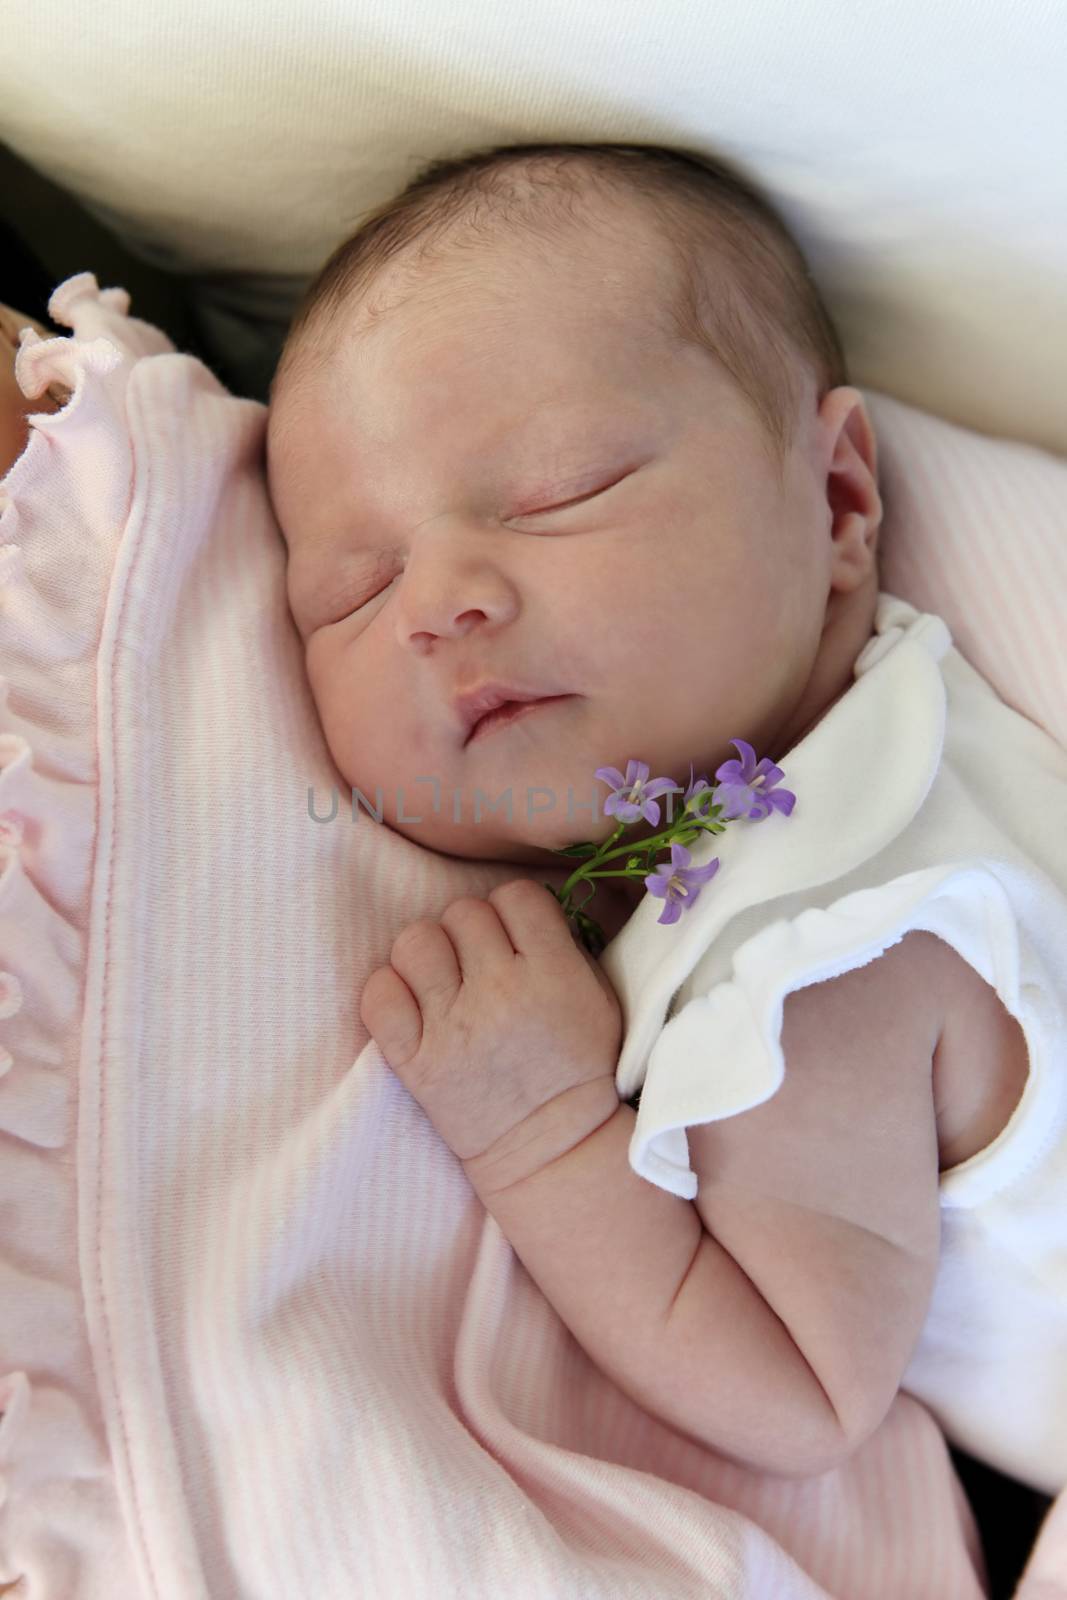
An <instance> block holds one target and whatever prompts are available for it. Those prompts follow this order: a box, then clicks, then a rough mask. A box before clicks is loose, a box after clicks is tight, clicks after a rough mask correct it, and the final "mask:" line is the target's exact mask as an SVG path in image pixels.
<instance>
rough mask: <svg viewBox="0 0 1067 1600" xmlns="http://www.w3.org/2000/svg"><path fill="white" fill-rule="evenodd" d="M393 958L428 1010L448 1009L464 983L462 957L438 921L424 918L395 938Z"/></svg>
mask: <svg viewBox="0 0 1067 1600" xmlns="http://www.w3.org/2000/svg"><path fill="white" fill-rule="evenodd" d="M389 960H390V961H391V963H392V965H393V967H394V969H395V970H396V971H397V972H398V973H399V974H400V976H401V977H402V978H403V980H404V982H405V983H406V984H407V986H408V988H409V989H410V990H411V992H412V994H413V995H414V996H415V999H416V1000H417V1001H418V1003H419V1005H420V1006H421V1007H422V1010H423V1012H424V1013H429V1014H431V1015H435V1016H436V1015H440V1014H441V1012H443V1011H447V1009H448V1007H449V1006H450V1005H451V1003H452V1001H453V999H454V998H455V996H456V995H457V994H458V992H459V987H460V983H461V982H462V978H461V974H460V970H459V958H458V956H457V955H456V952H455V949H454V947H453V944H452V941H451V939H450V938H449V937H448V934H447V933H446V932H445V930H444V928H442V927H441V926H440V925H439V924H438V923H436V922H431V921H430V920H429V919H428V918H426V917H424V918H423V919H422V920H421V921H419V922H411V923H409V924H408V926H407V927H406V928H405V929H404V931H403V932H402V933H400V934H398V935H397V937H396V938H395V939H394V940H393V948H392V950H391V951H390V953H389Z"/></svg>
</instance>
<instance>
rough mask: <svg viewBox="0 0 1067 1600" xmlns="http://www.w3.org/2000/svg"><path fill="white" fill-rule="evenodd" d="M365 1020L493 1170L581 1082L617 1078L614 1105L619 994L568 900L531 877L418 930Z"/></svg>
mask: <svg viewBox="0 0 1067 1600" xmlns="http://www.w3.org/2000/svg"><path fill="white" fill-rule="evenodd" d="M359 1014H360V1016H361V1017H362V1019H363V1022H364V1024H365V1025H366V1027H367V1028H368V1029H369V1031H370V1033H371V1034H372V1035H373V1037H374V1040H375V1042H376V1044H377V1045H378V1048H379V1049H380V1050H381V1052H382V1055H383V1056H384V1057H385V1059H386V1062H387V1063H388V1065H389V1066H390V1067H391V1069H392V1070H393V1072H395V1073H396V1075H397V1077H398V1078H399V1079H400V1081H401V1082H402V1083H403V1084H404V1086H405V1087H406V1088H407V1089H408V1090H410V1092H411V1094H412V1095H413V1096H414V1097H415V1099H416V1100H417V1101H418V1102H419V1104H420V1105H421V1106H422V1108H423V1110H424V1111H425V1112H426V1115H427V1116H428V1117H429V1118H430V1121H431V1122H432V1123H433V1125H434V1127H435V1128H436V1129H437V1131H438V1133H439V1134H440V1135H441V1137H442V1139H444V1141H445V1143H446V1144H447V1145H449V1147H450V1148H451V1149H452V1150H453V1151H454V1152H455V1154H456V1155H457V1156H458V1157H459V1158H460V1160H461V1161H464V1162H466V1161H473V1160H474V1159H475V1158H481V1157H483V1156H484V1157H486V1160H487V1164H488V1166H489V1167H492V1166H493V1165H494V1155H493V1154H492V1152H493V1151H494V1147H496V1150H497V1151H498V1152H500V1151H503V1150H504V1149H505V1146H504V1145H502V1144H501V1141H507V1143H506V1148H507V1149H508V1150H510V1149H511V1148H513V1147H516V1146H518V1147H521V1146H522V1145H523V1143H524V1142H525V1141H524V1133H523V1132H520V1133H519V1134H518V1135H516V1132H515V1130H516V1129H520V1128H521V1127H522V1125H523V1124H525V1123H526V1122H527V1119H529V1118H532V1117H534V1115H535V1114H536V1113H537V1112H538V1111H539V1110H540V1108H541V1107H543V1106H545V1105H547V1104H548V1102H550V1101H552V1100H555V1099H556V1098H557V1096H560V1095H562V1094H564V1093H566V1091H567V1090H570V1089H573V1088H575V1087H577V1086H579V1085H583V1084H587V1083H593V1082H594V1081H596V1080H598V1079H604V1078H606V1079H607V1080H608V1084H607V1085H602V1087H603V1088H604V1090H605V1093H604V1095H603V1097H602V1098H601V1097H596V1098H598V1099H599V1103H600V1104H601V1105H602V1106H609V1105H611V1106H613V1105H614V1104H615V1101H614V1100H613V1099H612V1098H611V1096H613V1095H614V1084H615V1068H616V1065H617V1062H618V1055H619V1047H620V1043H621V1039H622V1014H621V1011H620V1008H619V1002H618V999H617V997H616V995H615V991H614V989H613V988H612V986H611V983H610V981H609V980H608V978H607V976H606V975H605V974H604V973H603V972H602V971H601V969H600V968H599V967H598V966H597V964H596V962H595V961H593V960H592V958H591V957H590V956H589V955H588V954H587V952H586V951H585V950H583V949H581V948H580V946H578V945H577V944H576V943H575V941H574V938H573V936H572V933H571V929H570V926H569V924H568V922H567V919H566V917H565V916H564V914H563V907H562V906H561V905H560V903H559V901H558V900H557V899H556V898H555V896H554V895H553V894H552V893H551V891H550V890H548V889H546V888H545V887H544V885H543V884H540V883H537V882H534V881H533V880H532V879H527V878H517V879H514V880H513V881H511V882H509V883H504V884H501V885H500V886H499V887H498V888H496V889H493V890H492V892H491V893H490V895H489V898H488V900H480V899H477V898H475V897H473V896H468V895H465V896H463V897H462V898H461V899H458V900H453V901H452V903H451V904H450V905H449V906H447V907H446V908H445V911H444V913H443V914H442V916H441V918H440V921H439V922H436V921H433V920H432V919H430V918H423V919H422V920H421V921H419V922H413V923H410V924H409V925H408V927H406V928H405V929H404V930H403V932H402V933H400V934H399V935H398V936H397V938H396V939H395V940H394V942H393V947H392V950H391V951H390V965H388V966H385V967H378V968H377V969H376V970H375V971H374V972H373V973H372V974H371V976H370V978H369V979H368V980H367V983H366V986H365V988H364V990H363V995H362V998H361V1000H360V1006H359ZM609 1086H610V1091H611V1093H610V1095H609V1094H608V1093H607V1089H608V1087H609ZM593 1097H594V1091H590V1093H589V1096H586V1097H583V1096H577V1097H572V1099H575V1100H583V1099H585V1100H589V1099H591V1098H593ZM607 1114H608V1112H607V1111H604V1112H603V1116H606V1115H607ZM587 1115H588V1113H587ZM603 1116H602V1117H601V1120H603ZM594 1125H595V1124H594ZM590 1131H592V1130H591V1128H590V1127H587V1128H584V1129H583V1130H582V1131H581V1132H579V1133H576V1135H575V1140H576V1141H577V1139H580V1138H582V1137H584V1136H585V1133H586V1132H590ZM509 1136H510V1137H509ZM559 1153H562V1152H559Z"/></svg>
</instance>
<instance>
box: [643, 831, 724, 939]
mask: <svg viewBox="0 0 1067 1600" xmlns="http://www.w3.org/2000/svg"><path fill="white" fill-rule="evenodd" d="M691 859H692V858H691V856H690V853H689V851H688V850H687V849H686V847H685V845H684V844H672V845H671V859H670V860H669V861H663V862H661V863H660V865H659V866H658V867H657V868H656V870H655V872H652V873H650V874H649V875H648V877H647V878H646V879H645V888H646V889H647V890H648V892H649V894H654V895H658V896H659V898H660V899H661V900H666V902H667V904H666V905H665V906H664V908H663V915H662V916H661V917H659V918H658V919H657V921H659V922H677V921H678V918H679V917H680V916H681V914H682V912H683V911H688V910H689V909H690V907H691V906H692V904H693V902H694V901H695V900H696V898H697V895H698V894H699V893H700V891H701V888H702V887H703V885H704V884H705V883H707V882H708V880H709V878H713V877H714V876H715V874H716V873H717V872H718V870H719V858H718V856H716V858H715V860H714V861H709V862H708V864H707V866H706V867H691V866H690V865H689V862H690V860H691Z"/></svg>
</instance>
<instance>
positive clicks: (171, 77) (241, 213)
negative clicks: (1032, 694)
mask: <svg viewBox="0 0 1067 1600" xmlns="http://www.w3.org/2000/svg"><path fill="white" fill-rule="evenodd" d="M2 43H3V47H2V49H0V138H3V139H4V140H5V141H6V142H7V143H9V144H10V145H11V146H12V148H13V149H14V150H16V151H17V152H18V153H19V154H21V155H22V156H24V157H25V158H26V159H27V160H28V161H30V162H31V163H32V164H33V165H35V166H36V167H38V168H39V169H40V170H41V171H42V172H43V173H45V174H46V175H47V176H49V177H50V178H52V179H54V180H56V181H57V182H59V183H60V184H62V185H64V186H65V187H66V188H67V189H69V190H70V191H72V192H73V193H74V194H75V195H76V196H78V198H79V199H80V200H81V201H82V202H83V203H85V204H86V205H87V206H88V207H89V209H90V210H91V211H92V212H93V213H94V214H95V215H96V216H97V217H98V218H99V219H100V220H101V221H103V222H105V223H107V224H109V225H110V226H111V227H112V228H113V229H114V230H115V232H117V233H118V234H119V235H120V236H121V237H122V239H123V240H124V241H125V242H126V244H127V245H128V246H130V247H131V248H132V249H133V250H135V251H139V252H141V253H142V254H143V255H144V256H146V257H147V258H148V259H150V260H152V261H153V262H155V263H156V264H158V265H161V266H165V267H171V268H173V269H174V270H176V271H178V272H181V273H188V274H194V275H195V276H196V279H197V286H196V289H195V296H194V298H195V300H196V302H197V303H198V304H199V307H200V311H201V314H202V317H203V319H204V321H205V329H204V331H205V337H206V338H207V339H208V340H209V341H211V340H212V339H213V341H214V347H215V348H217V349H218V350H219V352H220V354H224V355H225V357H226V361H225V371H226V372H227V375H228V376H229V377H230V380H231V381H232V382H234V383H236V384H238V385H239V386H240V387H241V389H242V392H244V393H249V394H255V395H259V396H260V397H261V398H263V397H265V385H266V382H267V380H268V378H269V375H270V372H271V370H272V369H273V362H274V359H275V356H276V354H277V349H278V345H279V343H280V340H281V337H282V333H283V331H284V327H285V325H286V323H287V321H288V319H289V316H290V314H291V311H292V307H293V303H294V299H295V296H296V293H297V291H298V289H299V287H300V286H301V285H302V284H303V283H304V282H305V281H306V279H307V278H308V277H309V276H310V274H312V273H313V272H314V271H315V270H316V268H317V267H318V266H319V265H320V264H321V263H322V261H323V260H324V259H325V257H326V255H327V254H328V253H329V251H330V250H331V249H332V248H333V246H334V245H335V244H336V243H337V242H338V241H339V239H340V238H341V237H342V236H343V235H344V234H345V233H346V232H347V231H349V229H350V227H351V225H352V223H353V222H354V221H356V220H357V218H358V215H359V213H361V212H362V211H363V210H365V209H366V208H368V207H369V206H371V205H374V204H377V203H378V202H379V201H381V200H383V199H384V198H385V197H386V196H387V195H389V194H391V193H393V192H394V191H395V190H396V189H398V188H399V187H400V186H402V184H403V183H404V182H406V181H407V179H408V178H409V177H410V176H412V175H413V173H414V171H415V170H416V169H417V168H419V167H421V166H422V165H423V164H424V163H426V162H427V161H429V160H431V159H433V158H435V157H439V156H443V155H456V154H459V153H461V152H464V151H466V150H468V149H471V148H474V147H481V146H483V145H486V144H491V143H499V142H509V143H511V142H528V141H531V140H537V139H577V140H594V139H607V140H614V141H619V140H626V139H636V140H640V141H644V142H657V143H666V144H672V143H678V144H682V145H691V146H694V147H696V148H698V149H701V150H705V151H707V152H709V153H717V154H721V155H723V156H725V157H727V158H730V159H732V160H734V161H736V162H737V163H739V164H740V165H741V166H742V167H743V168H744V169H745V170H747V171H748V173H749V174H750V175H751V176H753V177H754V178H756V180H757V181H758V182H760V183H761V184H762V186H763V187H764V188H765V190H766V191H767V193H768V194H769V196H770V197H771V199H772V200H776V201H777V202H778V203H779V206H780V209H781V210H782V212H783V213H784V216H785V219H786V221H787V222H788V223H789V224H790V225H791V226H792V228H793V230H794V232H795V233H796V234H797V236H798V237H799V239H800V241H801V243H802V244H803V245H804V246H805V248H806V249H807V252H808V254H809V257H810V259H811V262H812V265H813V268H814V271H815V275H816V277H817V278H818V280H819V282H820V284H821V286H822V287H823V289H824V292H825V295H826V299H827V302H828V304H829V307H830V310H831V312H832V314H833V315H834V316H835V319H836V321H837V323H838V325H839V328H840V331H841V334H842V338H843V341H844V345H845V349H846V352H847V354H848V356H849V359H850V362H851V367H852V378H853V381H854V382H856V383H859V384H862V385H865V386H868V387H871V388H874V389H878V390H881V391H884V392H885V393H888V394H892V395H895V396H896V397H897V398H898V399H900V400H904V401H907V402H909V403H911V404H914V405H919V406H922V407H924V408H925V409H926V410H927V411H931V412H935V413H937V414H939V415H942V416H945V417H948V418H951V419H953V420H955V421H957V422H960V423H965V424H967V425H968V426H970V427H972V428H977V429H979V430H981V431H984V432H986V433H990V434H1001V435H1005V436H1008V437H1013V438H1022V439H1027V440H1030V441H1031V442H1033V443H1036V444H1040V445H1043V446H1045V447H1046V448H1049V449H1052V450H1059V451H1063V452H1067V385H1065V384H1064V382H1063V351H1064V348H1065V346H1067V229H1065V228H1064V225H1063V218H1064V215H1065V214H1067V161H1065V159H1064V153H1065V151H1067V115H1065V107H1067V96H1065V94H1064V92H1063V63H1064V60H1065V58H1067V26H1065V13H1064V10H1063V7H1062V6H1060V5H1056V4H1054V3H1049V0H1038V3H1036V4H1034V3H1017V4H1014V5H1012V4H1010V3H1008V0H939V3H938V4H936V5H930V4H928V3H927V0H911V4H910V5H907V4H906V5H903V6H902V5H892V6H873V7H866V8H864V9H863V11H862V21H861V24H860V25H856V18H855V17H853V16H852V15H851V13H846V12H843V11H842V10H841V8H840V7H839V6H828V5H826V4H825V3H823V0H748V3H747V4H746V5H744V6H743V7H740V8H738V7H734V6H728V5H716V6H694V5H693V4H692V3H691V0H645V3H644V4H642V3H632V4H629V5H627V6H625V7H623V9H622V10H621V11H620V10H619V8H618V7H617V6H614V5H612V4H610V3H609V0H587V3H586V4H584V5H582V4H578V5H573V6H568V7H567V9H566V12H565V14H563V13H561V12H560V11H559V9H558V7H556V6H546V5H544V4H543V3H542V0H511V3H509V4H508V5H496V6H494V5H484V4H483V5H457V4H456V3H455V0H411V3H409V4H407V5H405V6H402V7H399V8H396V7H393V8H389V7H385V8H383V7H382V6H380V5H378V4H371V3H370V0H345V3H343V4H340V3H338V0H274V3H273V4H271V5H269V6H264V5H262V4H261V3H259V0H216V3H215V4H214V5H212V4H210V3H206V4H201V5H199V6H198V7H197V8H196V11H195V14H194V17H193V19H192V20H191V19H190V14H189V13H188V11H187V9H186V8H185V7H182V6H166V5H159V4H156V5H152V4H147V5H146V4H145V3H144V0H93V4H92V6H91V7H90V8H89V10H88V11H87V12H85V14H84V15H79V22H78V26H77V27H73V26H71V22H70V9H69V5H68V4H67V3H65V0H6V4H5V6H4V33H3V42H2ZM85 266H86V267H91V266H92V263H91V262H86V263H85Z"/></svg>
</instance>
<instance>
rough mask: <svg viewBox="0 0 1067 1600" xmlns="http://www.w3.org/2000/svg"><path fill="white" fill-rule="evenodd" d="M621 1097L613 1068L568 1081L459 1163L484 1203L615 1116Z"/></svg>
mask: <svg viewBox="0 0 1067 1600" xmlns="http://www.w3.org/2000/svg"><path fill="white" fill-rule="evenodd" d="M621 1104H622V1101H621V1100H620V1099H619V1095H618V1091H617V1090H616V1088H615V1074H614V1071H612V1072H607V1073H604V1074H602V1075H601V1076H599V1077H596V1078H589V1079H587V1080H586V1082H585V1083H579V1084H574V1085H573V1086H572V1087H571V1088H570V1089H565V1090H564V1091H563V1093H562V1094H558V1095H556V1096H555V1097H554V1098H553V1099H552V1100H548V1101H546V1102H545V1104H544V1105H542V1106H538V1108H537V1110H536V1111H532V1112H531V1113H530V1115H529V1116H528V1117H525V1118H524V1119H523V1121H522V1122H520V1123H517V1124H516V1126H515V1127H514V1128H511V1129H509V1131H508V1132H507V1133H505V1134H502V1135H501V1137H500V1138H499V1139H497V1140H496V1141H495V1142H494V1143H493V1144H492V1145H490V1147H489V1149H488V1150H483V1151H482V1153H481V1154H480V1155H477V1156H471V1157H470V1158H469V1159H468V1160H466V1161H464V1163H463V1170H464V1171H465V1172H466V1174H467V1177H468V1179H469V1180H470V1183H471V1186H472V1187H473V1188H474V1189H475V1191H476V1192H477V1194H478V1195H479V1197H480V1198H481V1200H482V1202H483V1203H484V1204H486V1205H488V1203H489V1200H490V1199H491V1197H492V1196H493V1195H494V1194H500V1193H501V1192H502V1191H503V1190H504V1189H513V1188H514V1187H515V1186H516V1185H517V1184H520V1183H523V1182H525V1181H526V1180H527V1179H529V1178H532V1177H534V1176H535V1175H536V1174H537V1173H540V1172H543V1171H544V1170H545V1168H546V1167H549V1166H551V1165H552V1163H553V1162H555V1161H559V1160H561V1159H562V1158H563V1157H564V1156H567V1155H569V1154H570V1153H571V1152H572V1151H573V1150H575V1149H576V1148H577V1147H578V1146H579V1145H580V1144H582V1143H584V1141H585V1140H586V1139H587V1138H589V1136H590V1134H593V1133H596V1132H597V1130H598V1129H599V1128H602V1127H603V1126H604V1124H605V1123H606V1122H608V1121H610V1119H611V1118H612V1117H613V1116H614V1115H615V1113H616V1112H617V1111H618V1109H619V1107H620V1105H621Z"/></svg>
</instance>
